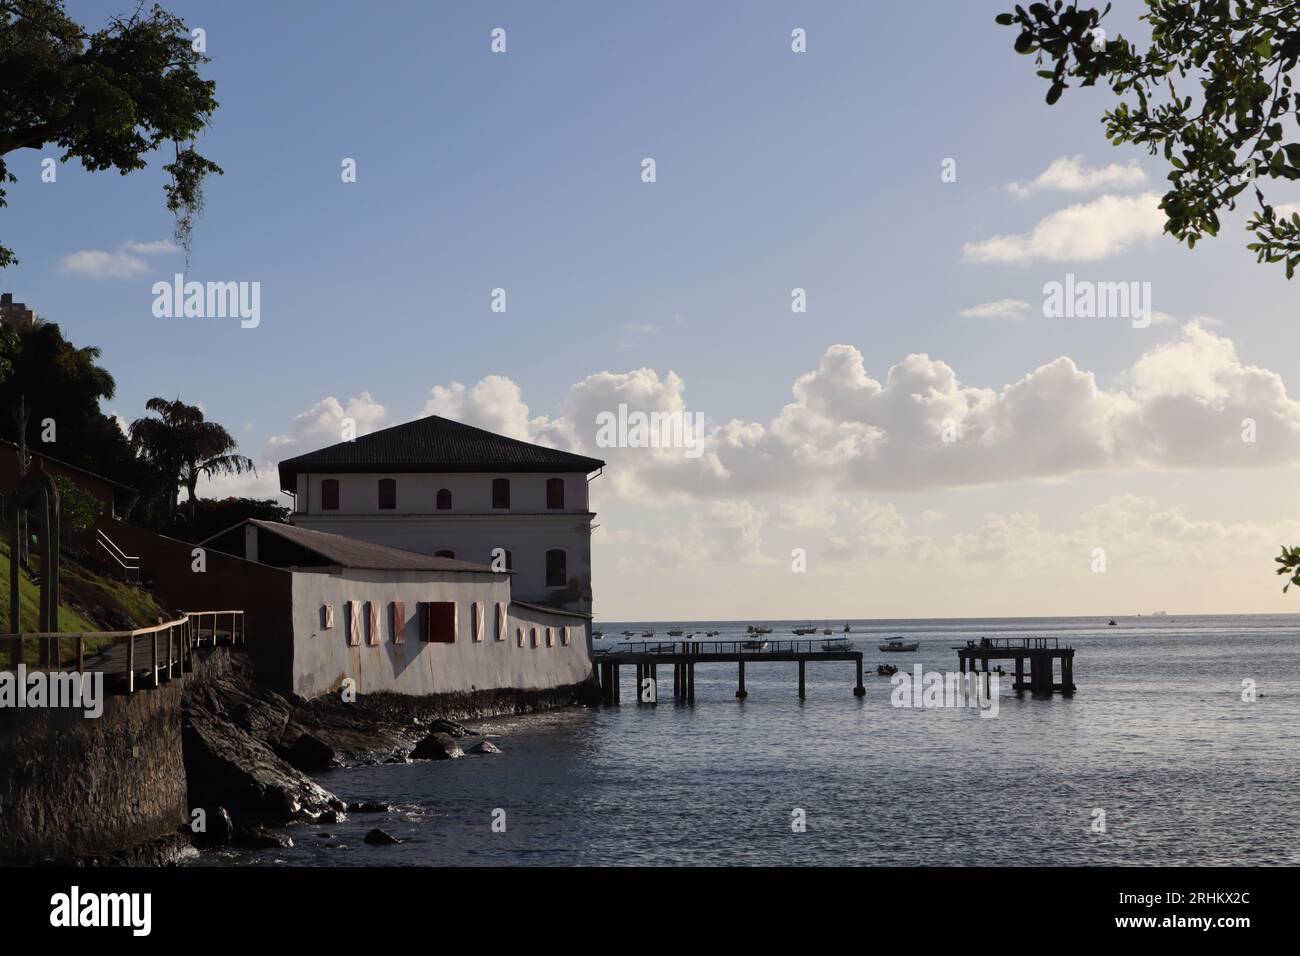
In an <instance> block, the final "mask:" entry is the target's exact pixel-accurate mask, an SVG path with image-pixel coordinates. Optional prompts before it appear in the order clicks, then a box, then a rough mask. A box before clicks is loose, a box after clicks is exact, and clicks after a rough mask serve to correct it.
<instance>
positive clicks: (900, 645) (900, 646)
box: [880, 637, 921, 653]
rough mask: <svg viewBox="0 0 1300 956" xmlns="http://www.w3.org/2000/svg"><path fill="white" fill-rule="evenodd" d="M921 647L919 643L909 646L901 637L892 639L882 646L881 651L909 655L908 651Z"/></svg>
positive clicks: (915, 642)
mask: <svg viewBox="0 0 1300 956" xmlns="http://www.w3.org/2000/svg"><path fill="white" fill-rule="evenodd" d="M920 646H921V643H920V642H919V641H914V642H912V643H910V644H909V643H907V642H905V641H904V640H903V639H902V638H901V637H891V638H890V639H889V640H887V641H886V642H885V643H884V644H881V645H880V649H881V650H882V651H895V652H899V653H907V652H908V651H914V650H916V649H917V648H918V647H920Z"/></svg>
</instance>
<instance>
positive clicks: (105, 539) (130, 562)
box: [95, 528, 140, 582]
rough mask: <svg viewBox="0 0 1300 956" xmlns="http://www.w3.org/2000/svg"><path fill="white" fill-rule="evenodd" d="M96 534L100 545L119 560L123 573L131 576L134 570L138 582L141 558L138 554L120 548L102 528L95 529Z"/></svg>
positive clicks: (113, 557) (114, 558)
mask: <svg viewBox="0 0 1300 956" xmlns="http://www.w3.org/2000/svg"><path fill="white" fill-rule="evenodd" d="M95 536H96V541H98V543H99V546H100V547H101V548H103V549H104V550H105V551H106V552H108V556H109V557H110V558H112V559H113V560H114V561H116V562H117V565H118V567H120V568H121V569H122V573H123V575H125V576H126V577H127V578H129V577H130V576H131V572H132V571H134V572H135V579H136V581H137V582H138V581H139V580H140V558H139V557H138V556H136V555H131V554H127V553H126V552H125V551H123V550H122V549H121V548H119V547H118V546H117V544H116V543H115V542H114V541H113V539H112V538H110V537H109V536H108V535H106V534H104V529H102V528H96V529H95Z"/></svg>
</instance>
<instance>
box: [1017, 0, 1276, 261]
mask: <svg viewBox="0 0 1300 956" xmlns="http://www.w3.org/2000/svg"><path fill="white" fill-rule="evenodd" d="M1146 5H1147V12H1146V13H1145V14H1144V15H1143V16H1142V18H1141V19H1142V20H1144V21H1146V23H1147V24H1148V25H1149V26H1150V29H1151V40H1150V43H1149V44H1146V45H1145V46H1144V47H1140V46H1139V45H1138V44H1136V43H1133V42H1131V41H1129V40H1127V39H1125V38H1124V37H1123V36H1122V35H1117V36H1115V37H1114V38H1108V37H1106V35H1105V30H1104V25H1103V21H1104V18H1105V16H1106V15H1107V14H1108V13H1109V12H1110V9H1111V7H1110V4H1107V5H1106V7H1105V8H1104V9H1102V10H1098V9H1097V8H1095V7H1087V6H1085V7H1080V6H1079V5H1078V4H1076V3H1069V4H1066V3H1064V2H1062V0H1056V2H1054V3H1051V4H1048V3H1033V4H1030V5H1029V7H1028V8H1025V7H1023V6H1019V5H1017V6H1016V8H1015V10H1014V12H1012V13H1003V14H999V15H998V17H997V22H998V23H1000V24H1003V25H1004V26H1014V27H1017V28H1018V29H1019V31H1020V32H1019V34H1018V35H1017V37H1016V40H1015V49H1016V51H1017V52H1019V53H1022V54H1026V55H1034V56H1035V58H1036V60H1037V62H1038V63H1039V65H1040V66H1046V67H1048V68H1046V69H1041V70H1039V73H1038V75H1039V76H1040V77H1042V78H1043V79H1045V80H1047V81H1048V83H1049V86H1048V90H1047V103H1048V104H1049V105H1050V104H1053V103H1055V102H1057V100H1059V99H1060V97H1061V95H1062V93H1063V92H1064V91H1065V90H1066V89H1067V88H1068V87H1069V86H1071V85H1072V84H1073V85H1077V86H1094V85H1096V84H1097V83H1098V82H1104V83H1105V84H1107V85H1108V86H1109V87H1110V89H1111V92H1113V93H1114V94H1115V96H1116V97H1118V98H1119V99H1120V102H1119V105H1117V106H1116V107H1114V108H1113V109H1110V110H1107V111H1106V112H1105V113H1104V114H1103V117H1102V122H1103V123H1104V124H1105V127H1106V134H1107V136H1108V137H1109V139H1110V141H1111V142H1112V143H1113V144H1114V145H1120V144H1122V143H1133V144H1136V145H1140V146H1145V147H1146V148H1147V150H1148V152H1149V153H1150V154H1151V155H1156V154H1157V153H1160V154H1161V155H1163V156H1164V158H1165V160H1166V161H1167V162H1168V163H1169V165H1170V167H1171V170H1170V173H1169V176H1168V179H1169V182H1170V189H1169V191H1168V192H1166V193H1165V195H1164V197H1163V198H1162V199H1161V201H1160V208H1161V209H1162V210H1163V211H1164V213H1165V217H1166V224H1165V231H1166V232H1168V233H1170V234H1172V235H1173V236H1174V237H1175V238H1177V239H1178V240H1179V241H1180V242H1186V243H1187V245H1188V247H1189V248H1190V247H1192V246H1194V245H1195V244H1196V242H1197V240H1198V239H1200V238H1201V237H1202V236H1214V235H1217V234H1218V231H1219V215H1220V212H1221V211H1222V210H1224V209H1225V208H1226V209H1229V210H1231V209H1235V208H1236V203H1237V197H1238V196H1239V195H1241V194H1242V193H1243V192H1245V191H1246V190H1248V189H1249V190H1251V193H1252V194H1253V199H1254V202H1255V204H1256V209H1255V211H1254V213H1253V215H1252V216H1251V218H1250V220H1249V222H1248V223H1247V229H1248V230H1250V231H1251V232H1252V233H1254V238H1255V241H1254V242H1251V243H1249V244H1248V246H1247V248H1249V249H1250V250H1251V251H1252V252H1254V253H1255V254H1256V258H1257V261H1259V262H1282V263H1285V268H1286V275H1287V278H1288V279H1289V278H1291V276H1292V275H1294V273H1295V270H1296V267H1297V266H1300V214H1297V213H1295V212H1291V213H1290V214H1289V215H1287V214H1285V213H1284V212H1283V211H1279V209H1278V208H1277V207H1276V206H1275V205H1273V204H1271V203H1270V202H1269V201H1268V199H1267V197H1266V195H1265V191H1264V190H1265V181H1266V180H1273V179H1276V180H1295V179H1300V142H1297V141H1296V139H1297V132H1296V124H1295V121H1296V119H1297V118H1300V94H1297V93H1296V92H1295V91H1294V90H1293V89H1292V79H1291V74H1292V72H1293V71H1294V69H1295V66H1296V63H1297V58H1300V3H1296V2H1294V0H1290V2H1276V0H1199V2H1196V3H1188V2H1184V0H1147V4H1146ZM1275 195H1276V194H1275Z"/></svg>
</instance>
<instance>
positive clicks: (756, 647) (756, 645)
mask: <svg viewBox="0 0 1300 956" xmlns="http://www.w3.org/2000/svg"><path fill="white" fill-rule="evenodd" d="M743 646H744V648H745V650H747V651H761V650H763V649H765V648H766V647H767V641H746V642H745V643H744V645H743Z"/></svg>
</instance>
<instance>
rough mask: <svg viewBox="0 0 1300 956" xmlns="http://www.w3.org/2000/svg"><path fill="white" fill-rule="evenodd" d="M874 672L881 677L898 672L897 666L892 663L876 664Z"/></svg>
mask: <svg viewBox="0 0 1300 956" xmlns="http://www.w3.org/2000/svg"><path fill="white" fill-rule="evenodd" d="M876 673H877V674H879V675H880V676H881V677H890V676H892V675H894V674H897V673H898V668H897V667H895V666H894V665H893V664H878V665H877V666H876Z"/></svg>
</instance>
